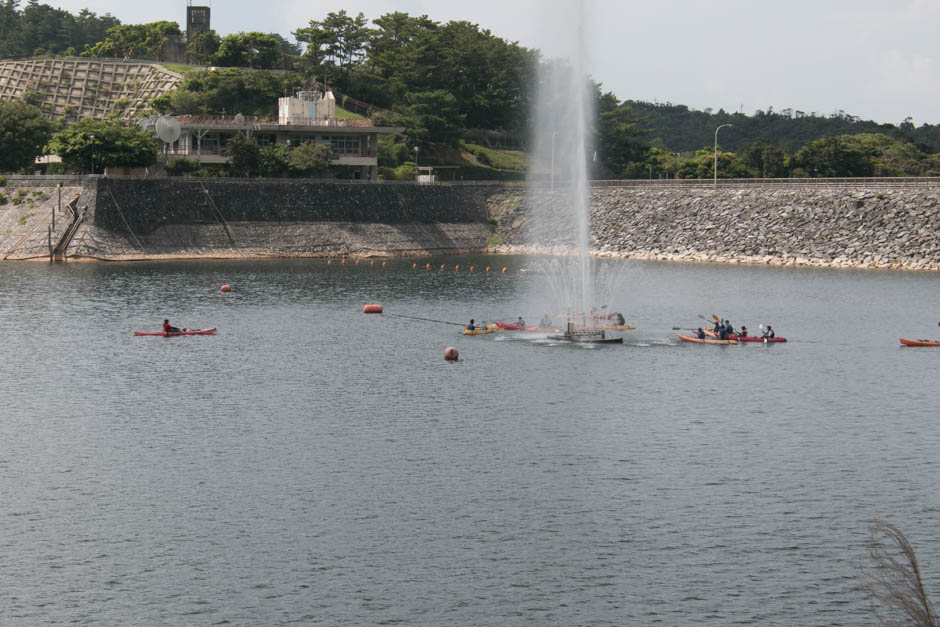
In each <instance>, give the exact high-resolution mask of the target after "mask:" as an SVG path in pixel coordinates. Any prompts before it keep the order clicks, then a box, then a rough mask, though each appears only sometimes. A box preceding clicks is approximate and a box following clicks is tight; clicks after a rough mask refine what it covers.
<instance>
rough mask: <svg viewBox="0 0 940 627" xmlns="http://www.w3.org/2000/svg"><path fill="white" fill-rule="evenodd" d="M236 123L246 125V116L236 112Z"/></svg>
mask: <svg viewBox="0 0 940 627" xmlns="http://www.w3.org/2000/svg"><path fill="white" fill-rule="evenodd" d="M235 125H236V126H244V125H245V116H243V115H242V114H241V113H236V114H235Z"/></svg>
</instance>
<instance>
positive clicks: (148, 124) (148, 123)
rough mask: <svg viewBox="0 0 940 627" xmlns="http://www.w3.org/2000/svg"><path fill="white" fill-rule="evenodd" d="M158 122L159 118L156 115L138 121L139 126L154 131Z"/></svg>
mask: <svg viewBox="0 0 940 627" xmlns="http://www.w3.org/2000/svg"><path fill="white" fill-rule="evenodd" d="M156 124H157V118H156V117H155V116H152V115H149V116H147V117H145V118H144V119H142V120H141V121H140V122H138V123H137V126H139V127H140V128H142V129H144V130H145V131H150V132H151V133H153V132H154V127H155V126H156Z"/></svg>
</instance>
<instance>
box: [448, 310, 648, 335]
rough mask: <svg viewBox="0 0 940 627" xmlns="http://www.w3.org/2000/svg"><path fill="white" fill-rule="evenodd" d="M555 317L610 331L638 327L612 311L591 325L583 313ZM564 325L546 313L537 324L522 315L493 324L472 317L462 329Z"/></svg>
mask: <svg viewBox="0 0 940 627" xmlns="http://www.w3.org/2000/svg"><path fill="white" fill-rule="evenodd" d="M555 318H566V319H568V320H576V321H577V322H578V324H579V326H590V327H591V328H593V329H604V330H608V331H632V330H634V329H636V327H635V326H634V325H632V324H626V320H625V319H624V317H623V314H621V313H616V312H615V313H612V314H608V315H606V316H594V317H593V322H592V323H591V324H590V325H584V324H582V323H583V322H584V321H585V320H586V319H590V318H588V317H587V316H584V315H583V314H582V315H581V316H580V317H579V316H571V315H566V314H558V315H557V316H555ZM562 330H563V329H562V325H560V324H556V323H555V322H554V321H553V318H552V316H549V315H548V314H545V315H544V316H543V317H542V319H541V320H540V321H539V323H538V324H537V325H536V324H526V323H525V320H523V319H522V316H519V318H518V319H517V320H516V321H515V322H494V323H492V324H487V323H486V322H481V323H480V324H476V322H475V320H474V319H472V318H471V319H470V324H468V325H466V326H465V327H464V329H463V331H462V333H463V334H464V335H484V334H487V333H493V332H494V331H529V332H532V333H559V332H561V331H562Z"/></svg>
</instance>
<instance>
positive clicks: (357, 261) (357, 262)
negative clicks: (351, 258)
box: [356, 259, 505, 270]
mask: <svg viewBox="0 0 940 627" xmlns="http://www.w3.org/2000/svg"><path fill="white" fill-rule="evenodd" d="M356 265H357V266H358V265H359V260H358V259H356ZM503 270H505V268H503Z"/></svg>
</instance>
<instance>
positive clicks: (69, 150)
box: [47, 118, 159, 172]
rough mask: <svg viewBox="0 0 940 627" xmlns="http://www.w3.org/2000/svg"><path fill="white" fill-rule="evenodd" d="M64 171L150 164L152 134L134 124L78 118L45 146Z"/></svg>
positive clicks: (153, 146)
mask: <svg viewBox="0 0 940 627" xmlns="http://www.w3.org/2000/svg"><path fill="white" fill-rule="evenodd" d="M47 149H48V150H49V152H51V153H53V154H57V155H59V156H60V157H61V158H62V162H63V163H64V164H65V166H66V167H68V168H73V169H82V170H85V168H90V167H91V166H92V162H94V171H95V172H98V171H100V170H102V169H104V168H106V167H127V168H138V167H147V166H150V165H153V164H154V163H156V161H157V154H158V152H159V149H158V148H157V144H156V142H155V141H154V140H153V137H152V135H151V134H150V133H149V132H147V131H144V130H143V129H141V128H140V127H138V126H137V125H136V124H132V125H130V126H125V125H123V124H122V123H121V122H119V121H117V120H110V119H109V120H93V119H91V118H82V119H81V120H79V121H78V122H76V123H75V124H72V125H71V126H69V127H67V128H65V129H64V130H62V131H59V132H58V133H56V134H55V135H53V136H52V139H50V140H49V144H48V146H47Z"/></svg>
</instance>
